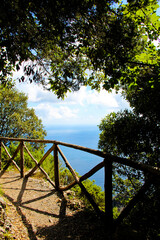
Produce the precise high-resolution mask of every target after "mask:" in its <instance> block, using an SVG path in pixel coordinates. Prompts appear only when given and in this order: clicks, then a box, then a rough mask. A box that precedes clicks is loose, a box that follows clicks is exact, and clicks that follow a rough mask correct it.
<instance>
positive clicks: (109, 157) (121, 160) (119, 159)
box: [0, 137, 160, 177]
mask: <svg viewBox="0 0 160 240" xmlns="http://www.w3.org/2000/svg"><path fill="white" fill-rule="evenodd" d="M0 140H3V141H15V142H16V141H18V142H19V141H24V142H35V143H52V144H56V145H62V146H66V147H70V148H74V149H77V150H81V151H84V152H88V153H90V154H94V155H96V156H99V157H102V158H104V159H106V161H112V162H116V163H120V164H123V165H125V166H129V167H132V168H135V169H137V170H141V171H144V172H146V173H150V174H152V175H157V176H159V177H160V168H158V167H153V166H150V165H146V164H143V163H140V162H135V161H132V160H131V159H129V158H122V157H117V156H114V155H111V154H107V153H105V152H102V151H99V150H95V149H91V148H87V147H82V146H78V145H75V144H70V143H64V142H59V141H55V140H41V139H26V138H7V137H0Z"/></svg>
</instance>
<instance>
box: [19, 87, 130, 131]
mask: <svg viewBox="0 0 160 240" xmlns="http://www.w3.org/2000/svg"><path fill="white" fill-rule="evenodd" d="M17 88H18V89H19V90H20V91H22V92H25V93H26V94H27V95H28V106H29V107H32V108H34V109H35V112H36V115H37V116H38V117H39V118H41V119H42V122H43V125H44V126H45V127H52V126H55V125H98V124H99V123H100V121H101V119H103V118H104V117H105V116H106V115H107V114H108V113H110V112H113V111H115V112H117V111H119V110H122V109H125V108H128V107H129V105H128V103H127V102H126V101H125V100H124V99H123V98H122V97H121V96H120V94H116V93H114V92H113V93H108V92H106V91H105V90H102V91H100V92H97V91H95V90H91V89H90V88H89V87H82V88H81V89H80V90H79V91H77V92H74V93H69V94H68V95H67V97H66V98H65V99H64V100H60V99H57V97H56V96H55V94H54V93H53V92H49V91H46V90H43V88H42V86H39V85H36V84H33V83H32V84H30V83H17Z"/></svg>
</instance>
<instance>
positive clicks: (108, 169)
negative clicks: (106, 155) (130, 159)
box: [104, 159, 113, 240]
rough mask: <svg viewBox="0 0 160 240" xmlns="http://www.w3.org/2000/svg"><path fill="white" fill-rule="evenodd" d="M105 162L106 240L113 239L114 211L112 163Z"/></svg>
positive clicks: (105, 160)
mask: <svg viewBox="0 0 160 240" xmlns="http://www.w3.org/2000/svg"><path fill="white" fill-rule="evenodd" d="M104 162H105V167H104V171H105V186H104V188H105V233H106V239H107V240H111V239H112V233H113V209H112V162H111V161H110V160H108V161H107V159H104Z"/></svg>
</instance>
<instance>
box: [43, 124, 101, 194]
mask: <svg viewBox="0 0 160 240" xmlns="http://www.w3.org/2000/svg"><path fill="white" fill-rule="evenodd" d="M46 130H47V136H46V139H48V140H57V141H61V142H66V143H71V144H76V145H80V146H83V147H88V148H92V149H98V141H99V133H100V132H99V128H98V127H97V126H56V127H52V128H47V129H46ZM59 147H60V148H61V150H62V151H63V153H64V155H65V157H66V158H67V160H68V161H69V163H70V164H71V166H72V167H73V168H74V169H75V170H76V171H77V172H78V173H79V174H80V175H83V174H85V173H86V172H88V171H89V170H91V168H93V167H94V166H95V165H97V164H98V163H100V162H101V161H102V160H103V159H102V158H101V157H98V156H95V155H93V154H89V153H86V152H83V151H80V150H76V149H72V148H68V147H64V146H59ZM48 148H49V146H48ZM90 179H91V180H93V179H94V180H95V183H96V184H97V185H99V186H101V187H102V190H104V169H101V170H99V171H98V172H97V173H95V174H94V175H93V176H92V177H91V178H90Z"/></svg>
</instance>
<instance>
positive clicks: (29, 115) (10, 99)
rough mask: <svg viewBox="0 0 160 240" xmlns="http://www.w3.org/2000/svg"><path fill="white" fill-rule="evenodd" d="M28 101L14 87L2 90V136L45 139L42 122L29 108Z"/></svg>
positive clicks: (0, 124) (0, 100)
mask: <svg viewBox="0 0 160 240" xmlns="http://www.w3.org/2000/svg"><path fill="white" fill-rule="evenodd" d="M27 99H28V97H27V96H26V95H25V94H24V93H21V92H18V90H17V89H16V88H15V87H14V86H12V88H4V87H1V88H0V136H3V137H14V138H16V137H19V138H20V137H21V138H33V139H44V137H45V136H46V131H45V130H44V127H43V125H42V121H41V119H38V117H37V116H36V114H35V111H34V109H31V108H29V107H28V106H27Z"/></svg>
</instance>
